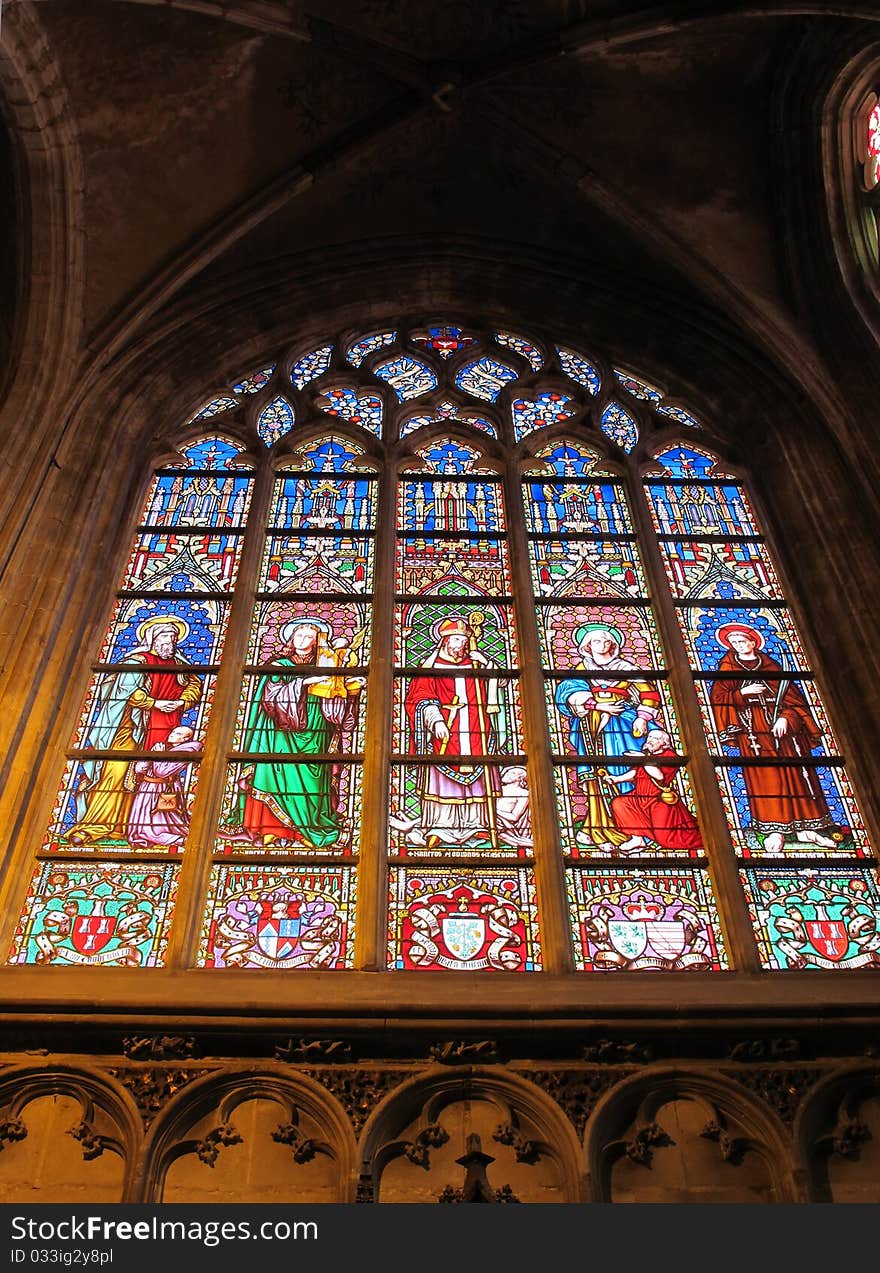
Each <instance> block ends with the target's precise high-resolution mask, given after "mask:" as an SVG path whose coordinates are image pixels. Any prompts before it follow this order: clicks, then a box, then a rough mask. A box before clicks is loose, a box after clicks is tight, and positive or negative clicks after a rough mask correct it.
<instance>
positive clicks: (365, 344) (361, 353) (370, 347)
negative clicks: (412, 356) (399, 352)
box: [345, 331, 397, 367]
mask: <svg viewBox="0 0 880 1273" xmlns="http://www.w3.org/2000/svg"><path fill="white" fill-rule="evenodd" d="M396 340H397V332H395V331H390V332H375V333H374V334H373V335H372V336H363V337H362V338H361V339H360V340H356V341H355V342H354V344H352V345H349V347H348V349H346V351H345V358H346V361H347V362H350V363H351V365H352V367H359V366H360V365H361V363H362V362H363V361H364V359H365V358H366V357H367V355H368V354H372V353H375V352H376V350H377V349H383V348H384V347H385V346H386V345H393V344H394V342H395V341H396Z"/></svg>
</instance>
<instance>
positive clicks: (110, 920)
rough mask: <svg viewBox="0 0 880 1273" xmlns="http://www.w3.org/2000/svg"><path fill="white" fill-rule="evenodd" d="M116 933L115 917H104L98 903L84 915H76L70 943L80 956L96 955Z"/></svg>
mask: <svg viewBox="0 0 880 1273" xmlns="http://www.w3.org/2000/svg"><path fill="white" fill-rule="evenodd" d="M115 932H116V916H115V915H105V914H104V912H103V910H102V905H101V902H100V901H96V902H95V905H94V907H93V909H92V910H91V911H89V912H88V913H87V914H85V915H77V917H76V919H75V920H74V921H73V929H72V930H71V934H70V942H71V945H72V946H73V948H74V950H78V951H79V952H80V954H81V955H96V954H97V953H98V951H99V950H103V949H104V947H105V946H106V945H107V943H108V942H109V941H110V939H111V938H112V937H113V934H114V933H115Z"/></svg>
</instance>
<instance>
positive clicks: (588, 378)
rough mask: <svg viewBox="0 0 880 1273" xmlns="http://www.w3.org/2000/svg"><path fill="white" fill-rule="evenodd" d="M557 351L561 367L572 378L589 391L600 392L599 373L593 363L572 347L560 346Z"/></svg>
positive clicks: (592, 392)
mask: <svg viewBox="0 0 880 1273" xmlns="http://www.w3.org/2000/svg"><path fill="white" fill-rule="evenodd" d="M556 352H557V353H558V355H559V365H560V367H561V368H562V370H563V371H564V372H565V374H566V375H567V376H568V377H569V378H570V379H571V380H574V381H575V382H576V383H577V384H579V385H583V387H584V388H585V389H586V390H587V392H588V393H591V394H594V395H595V394H597V393H598V392H599V384H600V380H599V373H598V371H597V370H596V368H595V367H594V366H593V364H592V363H590V362H587V360H586V358H583V357H582V356H581V355H580V354H576V353H575V352H574V350H572V349H563V348H562V347H561V346H560V347H558V348H557V350H556Z"/></svg>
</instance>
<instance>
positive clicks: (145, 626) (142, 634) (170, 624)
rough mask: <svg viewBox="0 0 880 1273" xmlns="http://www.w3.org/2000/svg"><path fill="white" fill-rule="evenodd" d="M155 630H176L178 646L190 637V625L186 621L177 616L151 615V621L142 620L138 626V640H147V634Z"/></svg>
mask: <svg viewBox="0 0 880 1273" xmlns="http://www.w3.org/2000/svg"><path fill="white" fill-rule="evenodd" d="M153 628H174V629H175V631H176V632H177V644H178V645H179V644H180V642H181V641H185V640H186V638H187V637H188V636H189V624H188V623H187V621H186V619H181V618H180V616H179V615H176V614H151V615H150V617H149V619H144V620H142V622H141V623H139V624H138V626H137V639H138V640H139V641H143V640H145V638H146V636H147V634H148V633H149V632H152V630H153Z"/></svg>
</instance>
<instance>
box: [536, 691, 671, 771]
mask: <svg viewBox="0 0 880 1273" xmlns="http://www.w3.org/2000/svg"><path fill="white" fill-rule="evenodd" d="M578 671H579V672H581V675H579V676H564V675H562V674H560V673H553V674H552V675H550V674H548V679H547V682H546V685H545V694H546V698H547V714H548V720H549V722H550V746H551V748H552V750H553V751H554V752H556V753H557V754H559V755H564V756H580V755H593V754H595V755H599V756H608V755H609V754H610V755H624V754H625V756H626V758H627V760H626V763H625V764H624V766H623V767H624V768H626V767H627V765H628V764H629V760H639V761H641V760H642V759H644V752H643V749H644V747H645V745H646V742H647V734H648V733H649V732H650V731H651V730H653V729H662V730H664V731H665V732H666V733H667V734H668V735H669V740H670V742H669V746H671V747H673V748H675V749H676V750H677V751H680V750H681V745H682V744H681V737H680V735H679V731H678V726H677V725H676V722H675V714H674V712H673V708H672V700H671V696H670V690H669V686H668V685H667V684H666V682H665V680H663V679H662V678H659V677H658V678H650V679H649V678H648V677H646V676H645V675H644V673H638V672H621V673H619V674H618V676H617V679H615V678H614V677H611V676H608V677H604V678H599V677H597V676H595V675H588V674H587V671H586V670H585V669H578ZM588 704H594V706H589V707H588V706H587V705H588ZM609 705H611V706H612V707H613V708H614V709H615V710H616V709H617V708H618V707H619V708H620V712H619V714H617V715H615V714H614V713H613V712H609V711H608V710H607V708H608V706H609ZM634 730H635V732H633V731H634ZM651 741H652V745H654V744H655V743H656V742H657V741H658V740H651Z"/></svg>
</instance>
